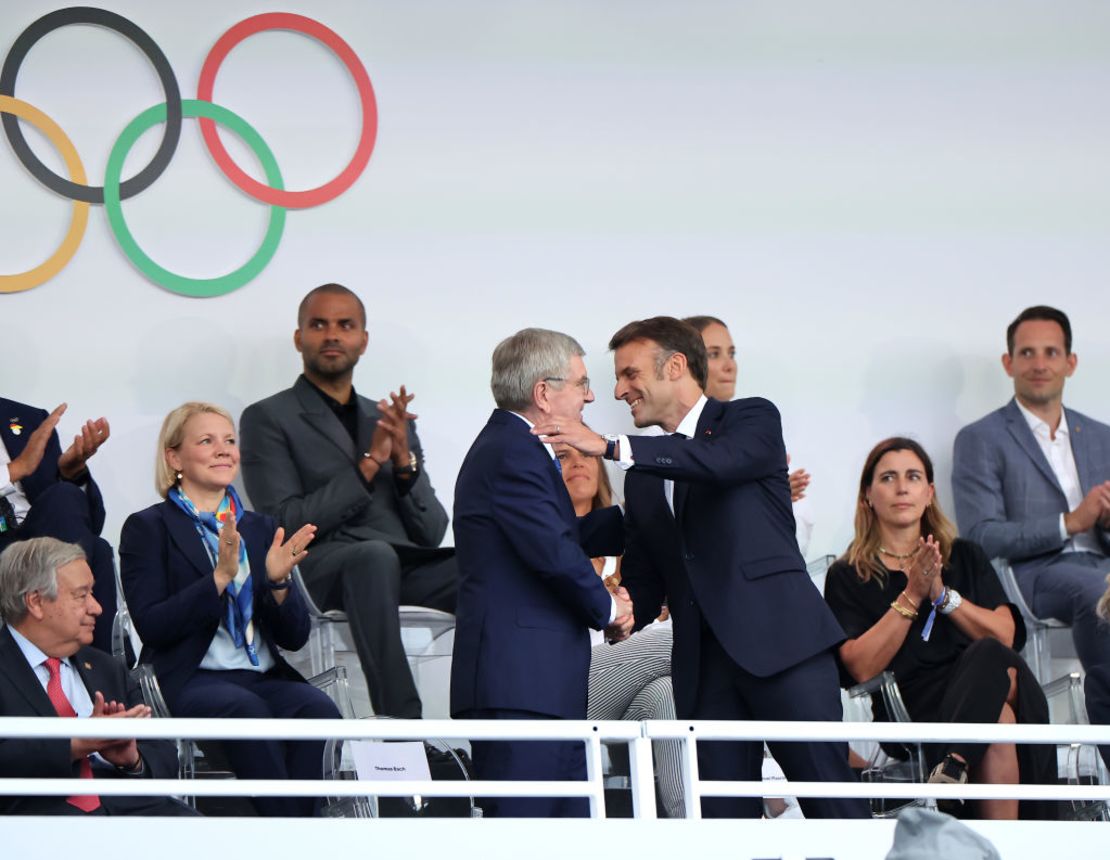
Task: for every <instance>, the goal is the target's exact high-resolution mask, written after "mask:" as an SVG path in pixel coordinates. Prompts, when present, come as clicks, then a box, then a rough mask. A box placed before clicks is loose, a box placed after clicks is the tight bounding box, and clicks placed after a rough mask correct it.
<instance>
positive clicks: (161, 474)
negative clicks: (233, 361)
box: [154, 400, 235, 499]
mask: <svg viewBox="0 0 1110 860" xmlns="http://www.w3.org/2000/svg"><path fill="white" fill-rule="evenodd" d="M205 414H211V415H219V416H220V417H221V418H224V419H226V420H227V423H228V424H230V425H231V426H232V428H234V427H235V421H234V420H233V419H232V417H231V413H230V412H228V411H227V410H226V409H224V408H223V407H222V406H217V405H216V404H215V403H203V402H201V401H199V400H191V401H189V402H188V403H182V404H181V405H180V406H178V407H177V408H176V409H174V410H173V411H172V412H171V413H170V414H169V415H167V416H166V420H165V421H163V422H162V432H160V433H159V434H158V447H157V450H156V451H155V452H154V489H156V490H157V491H158V495H160V496H161V497H162V498H163V499H164V498H166V494H167V493H168V492H169V491H170V487H172V486H174V485H175V484H176V483H177V473H176V472H175V471H174V470H173V469H172V468H170V464H169V463H168V462H167V460H166V451H168V450H170V449H173V450H176V449H177V448H179V447H180V446H181V443H182V442H183V441H185V425H186V424H187V423H188V422H189V419H190V418H192V417H193V416H194V415H205Z"/></svg>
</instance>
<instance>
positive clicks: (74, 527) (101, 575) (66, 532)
mask: <svg viewBox="0 0 1110 860" xmlns="http://www.w3.org/2000/svg"><path fill="white" fill-rule="evenodd" d="M34 537H52V538H57V539H58V540H62V541H65V542H66V543H76V544H80V545H81V549H83V550H84V551H85V555H86V556H88V559H89V567H90V568H92V573H93V597H95V598H96V602H97V603H99V604H100V606H101V608H102V609H103V612H102V613H101V615H100V617H99V618H98V619H97V620H96V629H95V630H94V632H93V642H92V644H93V645H94V646H95V647H97V648H99V649H100V650H102V651H107V652H108V653H109V654H111V653H112V621H113V620H114V619H115V617H116V572H115V565H114V563H113V561H112V547H111V545H110V544H109V543H108V542H107V541H106V540H104V539H103V538H101V537H99V536H98V535H97V534H96V533H95V532H93V528H92V515H91V513H90V511H89V499H88V496H86V495H85V491H84V490H82V489H81V488H80V487H79V486H77V485H76V484H71V483H70V482H69V481H58V482H57V483H56V484H54V485H52V486H51V487H49V488H47V489H46V490H44V491H43V492H41V493H39V494H38V496H36V497H35V503H34V504H33V505H31V510H30V511H29V512H28V514H27V518H26V519H25V520H24V521H23V523H22V524H21V525H20V527H19V531H17V532H15V533H10V532H9V533H5V534H3V535H0V551H3V550H4V548H5V547H6V546H7V545H8V544H9V543H12V542H13V541H16V540H27V539H28V538H34Z"/></svg>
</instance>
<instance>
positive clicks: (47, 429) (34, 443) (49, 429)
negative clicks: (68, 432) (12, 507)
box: [8, 403, 66, 484]
mask: <svg viewBox="0 0 1110 860" xmlns="http://www.w3.org/2000/svg"><path fill="white" fill-rule="evenodd" d="M65 411H66V404H64V403H63V404H62V405H61V406H59V407H58V408H57V409H55V410H54V411H53V412H51V413H50V414H49V415H48V416H47V417H46V419H45V420H44V421H43V422H42V423H41V424H40V425H39V426H38V427H36V428H35V429H34V431H32V433H31V435H30V436H28V437H27V444H26V445H24V446H23V450H22V451H20V452H19V456H18V457H16V458H15V459H14V460H12V461H11V463H9V464H8V475H9V477H10V479H11V482H12V483H13V484H14V483H15V482H16V481H22V480H23V479H24V478H26V477H27V476H28V475H30V474H32V473H33V472H34V471H35V469H37V468H38V467H39V464H40V463H41V462H42V457H43V454H45V453H46V445H47V443H49V442H50V436H51V434H52V433H53V432H54V428H55V427H57V426H58V421H59V420H60V419H61V417H62V415H64V414H65Z"/></svg>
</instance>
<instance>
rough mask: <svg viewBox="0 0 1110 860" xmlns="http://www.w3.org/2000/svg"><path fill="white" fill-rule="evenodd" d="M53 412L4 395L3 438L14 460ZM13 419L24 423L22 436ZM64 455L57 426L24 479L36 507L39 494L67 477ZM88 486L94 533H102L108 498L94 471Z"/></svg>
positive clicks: (0, 401)
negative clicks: (60, 462) (61, 459)
mask: <svg viewBox="0 0 1110 860" xmlns="http://www.w3.org/2000/svg"><path fill="white" fill-rule="evenodd" d="M49 414H50V413H49V412H46V411H45V410H43V409H36V408H35V407H34V406H27V405H26V404H24V403H16V402H15V401H14V400H6V399H5V398H3V397H0V439H3V440H4V447H5V448H7V450H8V455H9V456H10V457H11V459H13V460H14V459H15V458H16V457H18V456H19V455H20V454H22V453H23V449H24V448H25V447H26V446H27V440H28V439H29V438H31V433H33V432H34V430H35V428H36V427H38V426H39V425H40V424H42V422H43V421H45V420H46V418H47V417H48V416H49ZM13 421H18V423H19V424H20V425H22V429H21V430H20V433H19V435H18V436H17V435H15V433H13V432H12V430H11V425H12V423H13ZM61 456H62V445H61V443H60V442H59V441H58V431H57V430H55V431H54V432H53V433H52V434H51V435H50V441H49V442H47V443H46V453H45V454H43V457H42V462H41V463H39V467H38V468H37V469H35V471H34V472H32V473H31V474H30V475H28V476H27V477H26V478H24V479H23V480H22V481H21V482H20V484H21V486H22V487H23V492H24V493H25V494H26V496H27V500H28V501H29V502H30V503H31V506H32V507H34V504H35V498H36V497H38V496H39V495H40V494H42V493H43V492H44V491H45V490H47V489H48V488H49V487H50V486H52V485H53V484H56V483H57V482H58V481H61V480H64V479H63V478H62V477H61V475H59V474H58V458H59V457H61ZM84 487H85V494H86V495H87V496H88V499H89V516H90V519H91V522H92V531H93V534H100V531H101V529H103V528H104V499H103V498H102V497H101V495H100V488H99V487H98V486H97V485H96V481H94V480H93V479H92V475H91V473H90V475H89V480H88V483H87V484H85V485H84Z"/></svg>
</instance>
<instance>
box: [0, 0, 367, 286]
mask: <svg viewBox="0 0 1110 860" xmlns="http://www.w3.org/2000/svg"><path fill="white" fill-rule="evenodd" d="M69 24H94V25H99V26H101V27H105V28H107V29H109V30H114V31H115V32H117V33H119V34H120V35H121V36H123V37H124V38H126V39H129V40H130V41H132V42H133V43H134V44H135V45H136V46H137V47H138V48H139V50H141V51H142V52H143V54H145V55H146V57H147V59H148V60H149V61H150V63H151V65H153V66H154V70H155V72H156V73H157V75H158V79H159V81H160V82H161V85H162V89H163V91H164V92H165V96H166V100H165V101H164V102H162V103H161V104H158V105H155V106H154V107H151V108H148V109H147V110H145V111H143V112H142V113H140V114H139V115H138V116H137V117H135V118H134V119H133V120H131V122H130V123H128V124H127V126H126V127H125V128H124V129H123V131H122V132H121V133H120V136H119V138H117V140H116V142H115V144H114V145H113V147H112V149H111V152H110V154H109V156H108V164H107V167H106V168H105V171H104V184H103V186H94V185H89V184H88V179H87V177H86V175H85V168H84V166H83V165H82V163H81V159H80V157H79V156H78V154H77V150H76V149H75V148H74V146H73V143H72V142H71V141H70V139H69V137H67V136H66V134H65V132H64V131H62V129H61V127H60V126H59V125H58V124H57V123H56V122H55V121H54V120H53V119H51V118H50V117H48V116H47V115H46V114H45V113H43V112H42V111H41V110H39V109H38V108H36V107H34V106H33V105H30V104H28V103H27V102H25V101H22V100H21V99H18V98H16V97H15V82H16V76H17V75H18V74H19V67H20V66H21V65H22V64H23V60H24V59H25V58H26V56H27V53H28V52H29V51H30V50H31V48H32V47H33V46H34V45H35V43H36V42H38V41H39V40H40V39H41V38H42V37H43V36H45V35H46V34H48V33H50V32H52V31H54V30H57V29H58V28H60V27H65V26H67V25H69ZM266 30H292V31H295V32H298V33H302V34H304V35H306V36H309V37H311V38H314V39H316V40H318V41H320V42H322V43H323V44H324V45H325V46H326V47H328V48H330V49H331V50H332V51H333V52H334V53H335V54H336V56H337V57H338V58H339V59H340V60H341V61H342V62H343V65H344V66H346V68H347V71H348V72H349V73H350V74H351V77H353V78H354V81H355V85H356V86H357V88H358V94H359V100H360V102H361V106H362V131H361V135H360V137H359V142H358V147H357V148H356V150H355V154H354V156H353V157H352V158H351V160H350V162H349V163H348V164H347V166H346V167H345V168H343V170H342V171H341V172H340V173H339V174H338V175H337V176H336V177H335V178H334V179H332V180H330V181H329V182H326V183H324V184H323V185H320V186H319V187H317V188H312V189H309V190H306V191H289V190H287V189H286V188H285V184H284V182H283V181H282V178H281V170H280V169H279V167H278V163H277V159H275V158H274V154H273V153H272V152H271V151H270V148H269V146H267V145H266V142H265V141H264V140H263V139H262V136H261V135H260V134H259V133H258V132H257V131H255V129H254V128H253V127H251V125H250V124H249V123H248V122H247V121H246V120H245V119H243V118H242V117H241V116H239V115H238V114H236V113H233V112H232V111H230V110H228V109H227V108H225V107H221V106H220V105H217V104H214V103H213V102H212V92H213V89H214V86H215V82H216V73H217V72H218V71H219V68H220V64H221V63H222V62H223V61H224V58H225V57H227V55H228V53H229V52H230V51H231V50H232V49H233V48H234V47H235V46H236V45H238V44H239V43H240V42H242V41H243V40H244V39H246V38H247V37H249V36H253V35H254V34H256V33H261V32H263V31H266ZM184 117H188V118H190V119H197V120H198V121H199V122H200V130H201V135H202V137H203V138H204V143H205V145H206V147H207V148H208V151H209V153H211V155H212V158H213V159H214V160H215V162H216V165H217V166H218V167H219V168H220V170H221V171H222V172H223V174H224V175H225V176H226V177H227V178H228V179H229V180H230V181H231V182H232V183H233V184H234V185H235V186H236V187H237V188H239V189H240V190H241V191H243V192H244V193H246V194H247V195H249V196H250V197H252V198H254V199H255V200H258V201H259V202H261V203H265V204H267V205H269V207H270V223H269V227H268V228H267V230H266V235H265V237H264V238H263V240H262V244H261V245H260V247H259V248H258V250H257V251H256V252H255V254H254V255H253V256H252V257H251V259H250V260H248V261H247V262H246V263H244V264H243V265H242V266H241V267H239V268H238V269H236V270H235V271H233V272H230V273H228V274H226V275H221V276H220V277H216V278H207V279H203V278H189V277H185V276H184V275H180V274H176V273H174V272H170V271H169V270H167V269H165V268H163V267H162V266H160V265H158V263H156V262H155V261H154V260H152V259H151V258H150V257H149V256H148V255H147V254H146V253H145V252H144V251H143V250H142V249H141V248H140V247H139V245H138V243H137V242H136V241H135V239H134V237H133V236H132V235H131V231H130V230H129V229H128V227H127V221H126V219H125V218H124V215H123V207H122V205H121V203H122V201H124V200H127V199H128V198H130V197H134V196H135V195H136V194H138V193H139V192H141V191H144V190H145V189H147V188H149V187H150V185H151V184H152V183H153V182H154V181H155V180H156V179H157V178H158V177H159V176H161V175H162V172H163V171H164V170H165V169H166V167H167V166H168V165H169V163H170V159H171V158H172V157H173V154H174V151H175V150H176V148H177V143H178V139H179V138H180V136H181V120H182V119H183V118H184ZM20 119H22V120H24V121H25V122H28V123H30V124H31V125H33V126H34V127H36V128H37V129H38V130H39V131H40V132H42V134H43V135H44V136H45V137H46V139H47V140H48V141H50V143H51V144H52V145H53V146H54V148H55V149H57V150H58V153H59V154H60V155H61V157H62V161H63V162H64V163H65V167H66V171H67V172H68V173H69V177H68V178H65V177H62V176H59V175H58V174H56V173H54V172H53V171H52V170H50V168H48V167H47V166H46V165H44V164H43V163H42V162H41V161H40V160H39V159H38V157H37V156H36V155H35V154H34V152H33V151H32V150H31V147H30V146H29V145H28V144H27V140H26V138H25V137H24V136H23V131H22V129H21V128H20V124H19V120H20ZM0 121H2V123H3V127H4V134H5V135H6V136H7V138H8V142H9V143H10V144H11V147H12V150H13V151H14V152H15V155H16V157H17V158H18V159H19V160H20V161H21V162H22V163H23V165H24V167H26V168H27V170H28V171H30V173H31V175H32V176H34V177H35V179H37V180H38V181H39V182H40V183H42V184H43V185H45V186H46V187H47V188H49V189H50V190H51V191H54V192H55V193H57V194H60V195H61V196H63V197H65V198H67V199H69V200H72V201H73V207H72V210H71V214H70V222H69V229H68V230H67V231H66V235H65V238H63V239H62V243H61V244H60V245H59V246H58V248H57V249H56V250H55V251H54V253H53V254H52V255H51V256H50V258H49V259H48V260H46V261H45V262H44V263H41V264H40V265H38V266H36V267H35V268H33V269H29V270H28V271H26V272H20V273H18V274H14V275H0V293H15V292H20V291H22V290H29V289H31V288H32V287H37V286H38V285H39V284H42V283H44V282H46V281H48V280H50V278H52V277H54V275H56V274H57V273H58V272H60V271H61V270H62V269H63V268H64V267H65V265H66V264H67V263H68V262H69V261H70V259H71V258H72V257H73V255H74V253H76V251H77V247H78V246H79V245H80V244H81V239H82V237H83V236H84V233H85V227H86V225H87V224H88V219H89V205H90V204H92V203H100V204H103V206H104V209H105V211H106V212H107V215H108V223H109V225H110V226H111V230H112V234H113V235H114V236H115V238H116V241H117V242H118V243H119V246H120V248H121V249H122V250H123V252H124V254H125V255H126V256H127V258H128V259H129V260H131V262H132V263H133V264H134V265H135V266H136V267H137V268H138V269H139V271H140V272H142V273H143V274H144V275H146V276H147V277H148V278H149V279H150V280H152V281H154V283H156V284H158V285H159V286H162V287H165V288H166V289H168V290H171V291H172V292H175V293H179V294H181V295H185V296H196V297H208V296H220V295H224V294H225V293H229V292H231V291H232V290H236V289H238V288H239V287H241V286H243V285H244V284H246V283H247V282H249V281H250V280H252V279H253V278H254V277H255V276H256V275H258V274H259V272H261V271H262V270H263V269H264V268H265V267H266V264H267V263H269V262H270V259H271V258H272V257H273V255H274V252H275V251H276V250H277V246H278V243H279V242H280V241H281V235H282V231H283V230H284V229H285V213H286V210H287V209H304V208H308V207H310V206H319V205H320V204H321V203H327V202H328V201H329V200H333V199H334V198H336V197H338V196H339V195H340V194H342V193H343V192H344V191H346V190H347V189H348V188H350V187H351V185H352V184H353V183H354V181H355V180H356V179H358V177H359V175H360V174H361V173H362V171H363V170H364V169H365V167H366V165H367V163H368V162H369V161H370V155H371V153H372V152H373V150H374V141H375V139H376V138H377V133H378V108H377V101H376V99H375V98H374V88H373V86H372V85H371V83H370V77H369V75H367V74H366V69H365V68H364V67H363V65H362V62H361V61H360V60H359V58H358V56H357V55H356V54H355V52H354V51H353V50H352V49H351V47H350V45H348V44H347V43H346V42H345V41H343V39H342V38H340V36H339V35H338V34H337V33H335V32H334V31H332V30H330V29H328V28H327V27H325V26H324V25H323V24H321V23H320V22H319V21H315V20H313V19H312V18H306V17H304V16H303V15H294V14H291V13H286V12H267V13H264V14H261V15H254V16H252V17H250V18H246V19H245V20H243V21H240V22H239V23H238V24H236V25H235V26H233V27H232V28H231V29H229V30H228V31H227V32H226V33H224V34H223V35H222V36H221V37H220V38H219V39H218V40H217V42H216V44H215V45H214V46H213V47H212V50H211V51H210V52H209V54H208V57H207V58H206V59H205V61H204V65H203V66H202V67H201V72H200V81H199V83H198V84H197V97H196V98H195V99H183V98H181V91H180V90H179V89H178V86H177V79H176V78H175V77H174V73H173V69H171V68H170V64H169V61H168V60H167V59H166V56H165V54H163V53H162V50H161V49H160V48H159V47H158V45H156V44H155V42H154V40H153V39H151V37H150V36H149V35H147V33H146V32H145V31H144V30H142V29H141V28H140V27H138V26H137V25H136V24H134V23H133V22H131V21H130V20H128V19H127V18H124V17H122V16H121V15H117V14H116V13H114V12H109V11H107V10H105V9H96V8H92V7H88V6H73V7H70V8H66V9H59V10H57V11H55V12H51V13H49V14H47V15H44V16H43V17H41V18H39V19H38V20H37V21H35V22H34V23H33V24H31V25H30V26H29V27H28V28H27V29H26V30H24V31H23V32H22V33H21V34H20V35H19V37H18V38H17V39H16V40H15V42H14V44H13V45H12V47H11V50H9V51H8V55H7V57H6V58H5V60H4V65H3V67H2V68H0ZM160 123H161V124H163V125H164V126H165V128H164V130H163V133H162V142H161V144H160V145H159V146H158V149H157V151H156V152H155V153H154V157H153V158H152V159H151V161H150V163H149V164H147V165H146V167H144V168H143V169H142V170H140V171H139V172H138V173H136V174H135V175H134V176H132V177H131V178H129V179H121V176H120V174H121V172H122V170H123V164H124V160H125V159H126V158H127V154H128V152H130V150H131V147H132V146H133V145H134V144H135V141H137V140H138V139H139V137H140V136H141V135H142V134H143V133H144V132H146V131H147V130H149V129H151V128H153V127H154V126H156V125H158V124H160ZM217 124H219V125H223V126H225V127H226V128H228V129H229V130H230V131H232V132H233V133H234V134H236V135H237V136H238V137H239V138H240V139H242V141H243V142H244V143H246V144H247V146H248V147H249V148H250V149H251V150H252V151H253V152H254V154H255V155H256V156H257V157H258V160H259V161H260V162H261V164H262V169H263V173H265V176H266V184H263V183H261V182H258V181H257V180H255V179H253V178H252V177H251V176H248V175H247V174H246V173H245V172H243V170H241V169H240V168H239V166H238V165H237V164H235V162H234V161H233V160H232V158H231V156H230V155H229V154H228V152H227V150H226V149H225V148H224V145H223V143H222V142H221V141H220V137H219V133H218V132H217V130H216V125H217Z"/></svg>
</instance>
